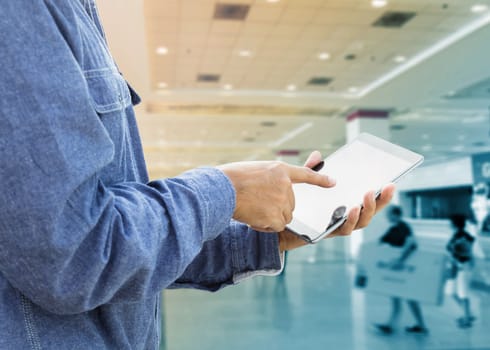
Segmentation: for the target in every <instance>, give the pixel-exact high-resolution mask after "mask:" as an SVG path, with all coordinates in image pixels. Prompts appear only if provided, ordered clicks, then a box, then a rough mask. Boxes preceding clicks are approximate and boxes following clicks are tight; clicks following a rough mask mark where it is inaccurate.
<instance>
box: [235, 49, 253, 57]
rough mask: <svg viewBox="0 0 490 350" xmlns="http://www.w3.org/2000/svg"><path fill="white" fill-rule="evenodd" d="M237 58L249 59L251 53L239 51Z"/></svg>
mask: <svg viewBox="0 0 490 350" xmlns="http://www.w3.org/2000/svg"><path fill="white" fill-rule="evenodd" d="M238 56H240V57H250V56H252V51H250V50H240V51H238Z"/></svg>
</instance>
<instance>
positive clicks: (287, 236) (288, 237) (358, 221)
mask: <svg viewBox="0 0 490 350" xmlns="http://www.w3.org/2000/svg"><path fill="white" fill-rule="evenodd" d="M321 161H322V158H321V155H320V153H319V152H316V151H315V152H313V153H312V154H311V155H310V156H309V157H308V160H307V161H306V163H305V167H308V168H312V167H314V166H315V165H317V164H318V163H320V162H321ZM394 191H395V186H394V185H393V184H390V185H387V186H385V187H384V188H383V190H382V191H381V194H380V195H379V197H378V198H377V199H376V198H375V194H374V192H368V193H366V194H365V195H364V201H363V208H362V210H361V207H355V208H353V209H351V211H350V212H349V214H348V216H347V221H346V222H345V223H344V224H343V225H342V226H340V227H339V228H338V229H336V230H335V231H334V232H332V233H331V234H330V235H328V236H327V237H328V238H330V237H335V236H347V235H350V234H351V233H352V231H353V230H356V229H360V228H363V227H366V226H367V225H368V224H369V222H370V221H371V219H372V217H373V216H374V215H375V214H376V213H377V212H378V211H380V210H381V209H383V208H384V207H385V206H386V205H387V204H388V203H389V202H390V200H391V198H392V197H393V192H394ZM306 244H307V243H306V242H305V241H304V240H302V239H301V238H299V237H298V236H297V235H295V234H293V233H291V232H290V231H288V230H284V231H281V232H279V249H280V250H281V251H286V250H292V249H295V248H298V247H301V246H303V245H306Z"/></svg>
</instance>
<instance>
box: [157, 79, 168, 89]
mask: <svg viewBox="0 0 490 350" xmlns="http://www.w3.org/2000/svg"><path fill="white" fill-rule="evenodd" d="M157 86H158V88H159V89H166V88H167V87H168V84H167V83H165V82H163V81H161V82H159V83H158V84H157Z"/></svg>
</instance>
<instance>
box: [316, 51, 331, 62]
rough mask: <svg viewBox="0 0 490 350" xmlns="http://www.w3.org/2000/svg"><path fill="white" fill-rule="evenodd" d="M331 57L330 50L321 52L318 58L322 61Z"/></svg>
mask: <svg viewBox="0 0 490 350" xmlns="http://www.w3.org/2000/svg"><path fill="white" fill-rule="evenodd" d="M329 58H330V54H329V53H328V52H320V53H319V54H318V59H320V60H322V61H326V60H328V59H329Z"/></svg>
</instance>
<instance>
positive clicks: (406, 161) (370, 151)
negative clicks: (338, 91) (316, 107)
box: [293, 139, 422, 239]
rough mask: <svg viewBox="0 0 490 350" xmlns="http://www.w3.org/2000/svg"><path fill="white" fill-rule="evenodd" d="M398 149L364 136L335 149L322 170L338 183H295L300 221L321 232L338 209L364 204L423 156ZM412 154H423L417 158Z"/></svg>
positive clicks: (297, 216)
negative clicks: (328, 185)
mask: <svg viewBox="0 0 490 350" xmlns="http://www.w3.org/2000/svg"><path fill="white" fill-rule="evenodd" d="M386 144H388V145H392V144H389V143H386ZM400 149H401V148H400ZM402 150H403V151H405V150H404V149H402ZM396 151H397V150H395V152H392V151H391V150H390V149H389V147H388V149H383V148H380V147H379V145H376V144H375V145H373V144H370V143H369V142H366V141H365V140H363V139H356V140H354V141H353V142H351V143H349V144H348V145H346V146H344V147H342V148H341V149H339V150H338V151H337V152H335V153H333V154H332V155H331V156H330V157H328V158H327V159H326V160H325V165H324V167H323V168H322V169H321V171H320V173H324V174H328V175H329V176H332V177H333V178H334V179H335V180H336V181H337V184H336V185H335V187H332V188H328V189H326V188H320V187H318V186H313V185H307V184H295V185H294V186H293V190H294V194H295V200H296V206H295V210H294V213H293V217H294V221H295V222H298V221H299V222H301V223H302V224H304V225H306V226H308V227H309V228H311V229H313V230H314V231H315V232H317V233H318V234H321V233H323V232H324V231H325V230H326V228H327V226H328V225H329V223H330V221H331V218H332V214H333V212H334V211H335V209H337V208H338V207H340V206H345V207H346V208H347V211H348V210H349V209H350V208H352V207H354V206H356V205H360V204H361V203H362V201H363V197H364V194H365V193H367V192H368V191H371V190H373V191H378V190H380V189H381V188H382V187H383V186H384V185H386V184H388V183H390V182H393V181H395V180H397V179H398V177H400V176H401V175H402V174H404V173H405V172H407V171H408V170H409V169H411V168H412V167H413V166H414V164H415V163H419V162H420V160H421V159H422V157H421V156H419V155H416V154H415V153H412V152H410V151H407V152H408V155H409V157H406V155H407V154H405V153H404V152H402V153H400V152H396ZM412 155H415V156H419V157H415V158H414V157H413V156H412ZM417 159H419V160H417ZM293 224H294V222H293ZM293 229H294V227H293ZM297 233H301V232H297ZM303 234H308V235H309V236H310V238H311V239H314V238H315V237H311V234H312V233H308V232H305V233H303Z"/></svg>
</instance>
